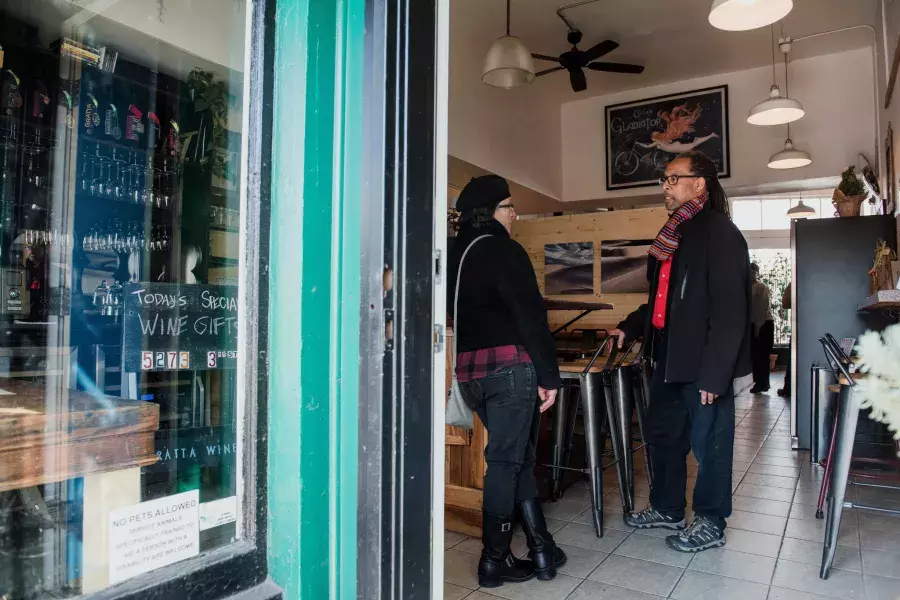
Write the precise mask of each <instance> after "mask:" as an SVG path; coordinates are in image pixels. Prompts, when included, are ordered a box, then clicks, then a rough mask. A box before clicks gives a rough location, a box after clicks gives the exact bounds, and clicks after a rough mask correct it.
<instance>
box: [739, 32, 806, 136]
mask: <svg viewBox="0 0 900 600" xmlns="http://www.w3.org/2000/svg"><path fill="white" fill-rule="evenodd" d="M779 47H780V48H781V51H782V52H783V53H784V56H785V72H784V77H785V86H787V53H788V52H790V49H791V46H790V44H789V43H787V44H781V45H780V46H779ZM785 94H787V88H786V87H785ZM804 114H806V113H805V112H804V110H803V105H802V104H800V102H799V101H797V100H794V99H793V98H789V97H788V96H787V95H785V96H782V95H781V88H779V87H778V84H777V83H775V26H774V25H773V26H772V87H771V88H770V89H769V97H768V98H766V99H765V100H763V101H762V102H760V103H759V104H757V105H756V106H754V107H753V108H751V109H750V114H749V115H748V116H747V122H748V123H750V124H751V125H784V124H785V123H792V122H794V121H796V120H797V119H800V118H801V117H802V116H803V115H804Z"/></svg>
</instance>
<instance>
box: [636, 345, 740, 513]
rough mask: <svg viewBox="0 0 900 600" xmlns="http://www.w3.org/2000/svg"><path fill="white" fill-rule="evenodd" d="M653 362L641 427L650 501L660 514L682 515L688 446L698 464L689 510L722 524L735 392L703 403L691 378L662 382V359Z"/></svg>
mask: <svg viewBox="0 0 900 600" xmlns="http://www.w3.org/2000/svg"><path fill="white" fill-rule="evenodd" d="M657 364H658V368H657V369H656V371H655V373H654V374H653V379H652V380H651V383H650V410H649V411H648V414H647V427H646V436H647V444H648V446H649V448H650V460H651V461H652V465H653V487H652V489H651V490H650V504H651V505H652V506H653V507H654V508H655V509H656V510H658V511H659V512H661V513H663V514H666V515H669V516H672V517H675V518H678V519H680V518H683V517H684V509H685V488H686V485H687V463H686V460H687V455H688V453H689V452H690V451H691V448H693V450H694V456H696V457H697V462H698V463H699V465H700V468H699V472H698V475H697V484H696V486H695V487H694V513H695V514H696V515H699V516H704V517H709V518H711V519H713V521H715V522H716V523H717V524H718V525H719V526H720V527H722V528H724V527H725V518H726V517H728V516H730V515H731V477H732V473H731V467H732V459H733V454H734V393H733V392H732V390H730V389H729V390H728V392H727V393H726V394H725V395H723V396H720V397H718V398H716V400H715V401H714V402H713V403H712V404H711V405H710V404H707V405H702V404H700V388H699V387H698V386H697V384H696V383H666V382H665V378H664V370H665V361H661V362H658V363H657Z"/></svg>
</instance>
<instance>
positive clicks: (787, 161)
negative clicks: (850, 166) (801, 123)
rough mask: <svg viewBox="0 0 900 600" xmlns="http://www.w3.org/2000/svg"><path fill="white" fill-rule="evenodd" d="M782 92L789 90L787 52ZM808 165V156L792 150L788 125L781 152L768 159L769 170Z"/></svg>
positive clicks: (789, 126)
mask: <svg viewBox="0 0 900 600" xmlns="http://www.w3.org/2000/svg"><path fill="white" fill-rule="evenodd" d="M784 90H785V91H786V92H787V91H788V90H789V88H788V63H787V51H785V52H784ZM810 163H812V159H811V158H810V157H809V154H807V153H806V152H804V151H802V150H797V149H796V148H794V141H793V140H792V139H791V124H790V123H788V124H787V139H786V140H784V149H783V150H782V151H781V152H776V153H775V154H773V155H772V156H771V157H769V168H770V169H797V168H799V167H805V166H806V165H808V164H810Z"/></svg>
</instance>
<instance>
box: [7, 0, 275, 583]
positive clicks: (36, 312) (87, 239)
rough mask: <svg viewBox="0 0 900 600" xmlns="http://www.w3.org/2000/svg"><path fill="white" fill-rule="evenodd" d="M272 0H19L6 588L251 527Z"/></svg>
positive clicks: (11, 170) (114, 575) (152, 559)
mask: <svg viewBox="0 0 900 600" xmlns="http://www.w3.org/2000/svg"><path fill="white" fill-rule="evenodd" d="M81 4H87V5H92V6H97V7H102V8H100V9H98V10H100V11H101V12H100V13H99V14H97V13H94V12H91V11H90V10H88V9H84V8H82V7H81V6H80V5H81ZM252 5H253V2H251V1H250V0H246V1H234V2H232V1H230V0H194V1H192V2H182V1H178V0H165V1H163V0H159V1H158V2H157V1H153V2H150V1H146V0H123V1H119V2H111V3H110V2H101V3H78V2H60V1H57V0H12V1H7V2H4V3H3V5H2V8H0V44H2V53H0V57H2V59H0V60H2V72H0V78H2V81H0V85H2V90H0V278H2V279H0V323H2V329H0V331H2V337H0V597H2V598H4V599H7V600H18V599H26V598H27V599H30V598H51V597H52V598H64V597H68V596H78V595H81V594H87V593H90V592H95V591H98V590H103V589H106V588H108V587H110V586H114V585H116V584H119V583H121V582H125V581H129V580H131V579H132V578H135V577H139V576H142V575H143V574H146V573H149V572H152V571H156V570H160V569H165V568H167V567H170V566H171V565H173V564H175V563H181V562H182V561H189V560H191V559H193V558H195V557H198V556H202V555H203V554H205V553H208V552H211V551H214V550H217V549H221V548H223V547H225V546H229V545H230V544H234V543H235V542H237V541H238V540H240V539H241V538H242V537H245V531H246V530H245V529H244V528H242V526H241V522H242V521H243V520H244V519H241V518H240V517H241V515H242V514H243V513H244V511H245V509H246V507H244V506H242V501H241V498H242V489H244V488H245V487H251V488H252V486H253V481H252V480H251V481H247V482H245V481H244V480H243V470H242V464H245V462H246V461H247V458H248V457H252V455H253V452H254V448H252V447H246V446H245V445H244V444H243V442H242V440H243V439H245V437H246V434H247V433H248V432H246V431H244V430H243V429H242V428H243V427H244V425H243V424H244V423H248V422H249V423H252V422H253V420H252V419H245V418H244V416H245V415H246V414H249V411H250V410H252V408H253V406H252V404H253V403H254V401H255V400H254V399H253V398H245V397H244V395H243V394H242V393H241V389H240V388H239V387H238V383H237V382H238V371H239V370H240V369H243V368H244V367H243V365H244V364H247V363H251V362H252V360H251V359H255V357H246V356H244V355H243V354H242V353H241V349H240V348H239V345H238V332H239V330H240V325H241V324H240V323H239V313H240V314H247V313H244V312H243V311H244V310H247V311H253V310H256V308H255V307H253V306H245V305H244V304H243V300H242V298H244V294H245V287H244V286H246V285H252V282H249V283H248V281H246V280H245V278H244V277H243V273H244V269H245V267H246V265H244V264H243V263H242V262H241V259H240V255H239V248H240V247H241V235H242V233H241V232H242V231H246V226H244V227H243V228H242V223H245V218H244V217H245V215H244V214H242V206H247V202H246V200H243V201H242V198H244V199H245V198H246V194H245V193H244V192H245V191H246V190H244V189H243V188H242V184H241V181H242V177H241V170H242V163H243V161H244V155H243V154H242V150H241V149H242V147H246V144H243V143H242V142H244V141H245V140H244V139H243V138H245V137H246V136H247V133H248V132H246V131H244V130H243V127H242V122H243V120H244V119H243V114H244V112H245V110H246V106H245V101H244V97H245V93H244V91H245V86H246V85H247V81H246V79H245V77H244V74H243V70H244V61H245V51H246V48H247V45H248V43H249V40H247V39H246V38H245V31H246V30H247V20H248V15H249V13H250V12H251V7H252ZM257 133H259V132H257ZM239 307H241V308H240V309H239ZM251 520H252V519H251Z"/></svg>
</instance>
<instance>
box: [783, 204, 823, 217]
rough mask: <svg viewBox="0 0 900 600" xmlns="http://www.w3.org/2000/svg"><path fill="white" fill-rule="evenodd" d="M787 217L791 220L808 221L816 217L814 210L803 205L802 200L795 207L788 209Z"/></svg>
mask: <svg viewBox="0 0 900 600" xmlns="http://www.w3.org/2000/svg"><path fill="white" fill-rule="evenodd" d="M787 216H788V217H790V218H791V219H810V218H812V217H815V216H816V209H814V208H813V207H812V206H807V205H805V204H803V200H800V202H799V203H798V204H797V206H795V207H793V208H790V209H788V211H787Z"/></svg>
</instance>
